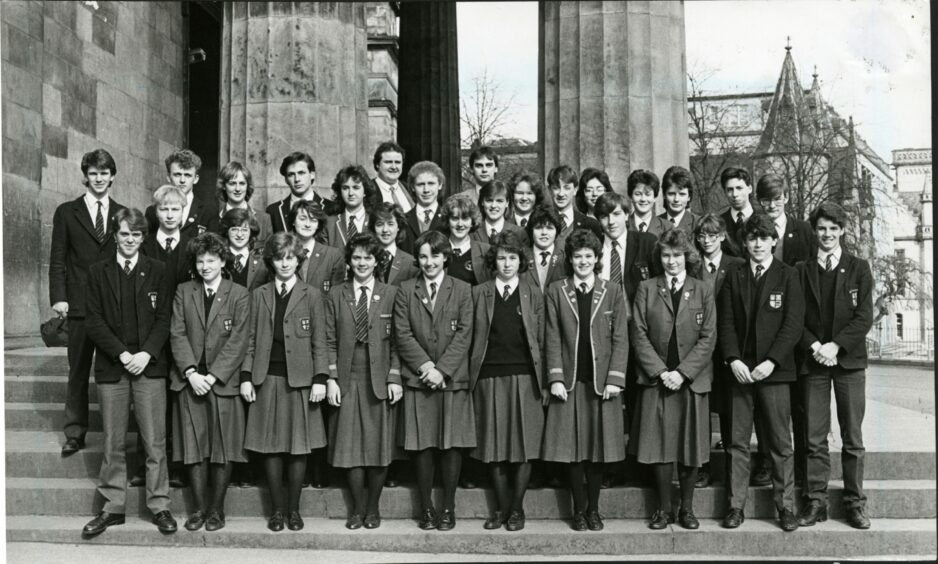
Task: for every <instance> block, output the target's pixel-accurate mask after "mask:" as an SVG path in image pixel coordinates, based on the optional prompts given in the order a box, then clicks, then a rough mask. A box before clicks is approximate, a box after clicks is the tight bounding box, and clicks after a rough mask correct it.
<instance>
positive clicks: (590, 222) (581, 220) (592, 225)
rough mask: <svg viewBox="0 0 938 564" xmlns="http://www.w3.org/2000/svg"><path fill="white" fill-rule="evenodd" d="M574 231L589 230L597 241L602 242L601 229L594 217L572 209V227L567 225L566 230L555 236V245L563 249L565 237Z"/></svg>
mask: <svg viewBox="0 0 938 564" xmlns="http://www.w3.org/2000/svg"><path fill="white" fill-rule="evenodd" d="M574 229H589V230H590V231H592V232H593V233H594V234H595V235H596V236H597V237H599V240H600V241H602V240H603V228H602V226H601V225H600V224H599V221H597V220H596V218H594V217H590V216H588V215H586V214H585V213H583V212H581V211H580V210H578V209H576V207H574V208H573V225H568V226H567V228H566V229H564V230H563V231H561V232H560V233H558V234H557V240H556V242H555V244H559V245H560V246H561V248H563V242H564V241H566V240H567V237H569V236H570V234H571V233H573V230H574Z"/></svg>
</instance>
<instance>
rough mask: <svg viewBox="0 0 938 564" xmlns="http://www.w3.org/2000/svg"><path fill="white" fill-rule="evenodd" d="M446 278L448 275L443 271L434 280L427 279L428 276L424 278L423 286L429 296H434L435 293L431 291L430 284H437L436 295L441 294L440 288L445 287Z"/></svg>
mask: <svg viewBox="0 0 938 564" xmlns="http://www.w3.org/2000/svg"><path fill="white" fill-rule="evenodd" d="M444 276H446V273H445V272H443V271H440V273H439V274H437V275H436V276H435V277H433V278H427V277H426V276H424V277H423V285H424V289H425V290H426V291H427V296H432V295H433V292H431V291H430V284H431V283H435V284H436V293H437V294H439V293H440V286H442V285H443V277H444Z"/></svg>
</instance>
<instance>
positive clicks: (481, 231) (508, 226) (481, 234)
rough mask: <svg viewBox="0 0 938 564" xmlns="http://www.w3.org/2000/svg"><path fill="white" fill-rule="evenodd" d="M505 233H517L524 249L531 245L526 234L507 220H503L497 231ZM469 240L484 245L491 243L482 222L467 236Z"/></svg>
mask: <svg viewBox="0 0 938 564" xmlns="http://www.w3.org/2000/svg"><path fill="white" fill-rule="evenodd" d="M506 231H507V232H514V233H517V234H518V236H519V237H520V238H521V239H520V240H521V243H522V245H524V246H525V247H526V246H528V245H530V244H531V242H530V241H528V232H527V231H525V230H524V229H522V228H521V227H518V226H517V225H515V224H514V223H512V222H511V221H509V220H508V219H505V223H504V224H503V226H502V230H501V231H499V233H505V232H506ZM469 238H470V239H472V240H473V241H479V242H480V243H485V244H486V245H491V244H492V242H491V241H490V240H489V233H488V230H487V229H486V226H485V222H484V221H483V222H482V224H481V225H479V228H478V229H476V230H475V231H473V232H472V233H471V234H470V235H469Z"/></svg>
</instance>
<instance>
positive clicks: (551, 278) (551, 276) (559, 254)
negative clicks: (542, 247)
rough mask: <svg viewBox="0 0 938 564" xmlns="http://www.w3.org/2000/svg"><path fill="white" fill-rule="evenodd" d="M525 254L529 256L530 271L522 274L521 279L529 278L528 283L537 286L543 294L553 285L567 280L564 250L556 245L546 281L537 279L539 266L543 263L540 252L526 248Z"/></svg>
mask: <svg viewBox="0 0 938 564" xmlns="http://www.w3.org/2000/svg"><path fill="white" fill-rule="evenodd" d="M525 252H526V254H527V257H526V260H527V261H528V271H527V272H525V273H524V274H522V275H521V278H527V279H528V281H530V282H531V283H532V284H534V285H535V286H537V288H538V289H539V290H540V291H541V292H542V293H543V292H546V291H547V287H548V286H550V285H551V284H552V283H554V282H556V281H558V280H563V279H564V278H566V276H567V272H566V270H567V266H566V262H565V261H564V253H563V249H561V248H560V247H558V246H557V245H556V244H555V245H554V252H553V253H552V254H551V255H550V259H548V261H547V272H546V273H545V276H544V280H540V279H539V278H538V277H537V264H538V263H539V262H540V261H541V256H540V254H539V253H540V251H539V250H537V249H535V248H533V247H531V248H526V249H525Z"/></svg>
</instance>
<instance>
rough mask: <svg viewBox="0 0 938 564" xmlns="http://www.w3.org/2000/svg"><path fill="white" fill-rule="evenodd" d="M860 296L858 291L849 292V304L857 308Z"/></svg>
mask: <svg viewBox="0 0 938 564" xmlns="http://www.w3.org/2000/svg"><path fill="white" fill-rule="evenodd" d="M859 295H860V290H859V289H853V290H850V303H852V304H853V307H857V300H858V297H859Z"/></svg>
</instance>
